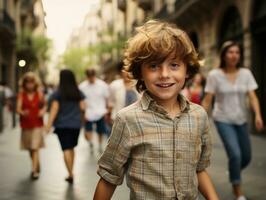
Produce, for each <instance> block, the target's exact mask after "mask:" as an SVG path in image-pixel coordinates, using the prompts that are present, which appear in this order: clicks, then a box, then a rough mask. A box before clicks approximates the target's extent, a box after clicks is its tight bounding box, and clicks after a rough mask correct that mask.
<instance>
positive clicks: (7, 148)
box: [0, 128, 266, 200]
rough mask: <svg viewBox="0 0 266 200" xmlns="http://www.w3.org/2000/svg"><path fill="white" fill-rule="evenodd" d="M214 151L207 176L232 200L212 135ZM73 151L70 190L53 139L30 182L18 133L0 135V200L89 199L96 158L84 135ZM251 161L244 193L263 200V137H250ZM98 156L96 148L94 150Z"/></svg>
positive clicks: (122, 191) (121, 193) (120, 194)
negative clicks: (37, 178)
mask: <svg viewBox="0 0 266 200" xmlns="http://www.w3.org/2000/svg"><path fill="white" fill-rule="evenodd" d="M214 135H215V137H214V151H213V157H212V165H211V167H210V169H209V172H210V175H211V177H212V179H213V181H214V183H215V186H216V188H217V191H218V193H219V196H220V198H221V199H223V200H233V197H232V195H231V188H230V185H229V183H228V172H227V171H226V169H227V167H226V165H227V160H226V156H225V153H224V149H223V147H222V144H221V143H220V140H219V138H218V137H217V135H216V133H214ZM80 136H81V137H80V138H79V145H78V147H77V148H76V163H75V170H74V171H75V182H74V185H73V186H69V185H68V184H67V182H65V181H64V178H65V177H66V176H67V172H66V169H65V166H64V162H63V157H62V152H61V149H60V146H59V142H58V140H57V137H56V135H54V134H50V135H47V136H46V148H45V149H43V150H42V151H41V164H42V165H41V176H40V178H39V180H37V181H31V180H30V178H29V176H30V161H29V157H28V154H27V152H24V151H20V149H19V137H20V133H19V129H18V128H16V129H6V130H5V131H4V132H3V133H2V134H1V135H0V155H1V163H0V173H1V174H0V177H1V178H0V199H1V200H63V199H70V200H72V199H73V200H74V199H75V200H85V199H86V200H88V199H92V197H93V193H94V190H95V186H96V183H97V181H98V179H99V177H98V176H97V174H96V168H97V165H96V162H97V159H98V156H99V155H98V154H97V155H95V156H91V155H90V153H89V152H90V151H89V146H88V145H87V143H86V141H85V140H84V137H82V136H83V132H82V134H81V135H80ZM95 143H96V140H95ZM252 145H253V160H252V163H251V165H250V166H249V167H248V169H246V170H245V171H244V173H243V179H244V183H243V184H244V187H243V188H244V191H245V193H246V194H247V197H248V198H249V199H251V200H265V196H264V195H265V193H266V192H265V191H266V184H265V180H266V170H265V169H266V154H265V146H266V139H265V137H259V136H252ZM95 152H97V148H95ZM128 195H129V192H128V189H127V187H126V185H125V183H124V184H123V185H122V186H120V187H118V188H117V190H116V191H115V194H114V197H113V199H114V200H124V199H128Z"/></svg>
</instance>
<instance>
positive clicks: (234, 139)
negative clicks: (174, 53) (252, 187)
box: [202, 41, 264, 200]
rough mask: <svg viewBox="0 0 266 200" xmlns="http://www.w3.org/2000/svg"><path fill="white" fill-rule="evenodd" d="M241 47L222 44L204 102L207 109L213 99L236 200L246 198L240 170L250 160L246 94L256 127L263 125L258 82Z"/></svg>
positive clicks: (258, 128) (216, 122)
mask: <svg viewBox="0 0 266 200" xmlns="http://www.w3.org/2000/svg"><path fill="white" fill-rule="evenodd" d="M241 56H242V55H241V49H240V46H239V44H237V43H236V42H234V41H227V42H225V43H224V44H223V46H222V48H221V52H220V65H219V68H216V69H213V70H212V71H211V72H210V73H209V75H208V77H207V83H206V88H205V98H204V99H203V102H202V105H203V107H204V108H205V109H206V110H209V108H210V107H211V104H212V101H213V98H214V97H215V98H214V110H213V119H214V122H215V125H216V128H217V131H218V133H219V135H220V138H221V140H222V142H223V144H224V147H225V150H226V153H227V156H228V160H229V164H228V166H229V177H230V182H231V184H232V188H233V193H234V195H235V197H236V199H237V200H246V199H247V198H246V197H245V195H244V193H243V191H242V190H241V171H242V170H243V169H244V168H245V167H247V166H248V164H249V163H250V160H251V144H250V138H249V134H248V126H247V121H248V109H247V106H246V96H248V97H249V100H250V103H251V107H252V109H253V110H254V112H255V126H256V128H257V130H258V131H260V130H262V128H263V126H264V125H263V121H262V117H261V112H260V105H259V101H258V98H257V96H256V93H255V90H256V89H257V88H258V85H257V83H256V81H255V79H254V77H253V75H252V73H251V72H250V70H249V69H247V68H243V67H242V64H241Z"/></svg>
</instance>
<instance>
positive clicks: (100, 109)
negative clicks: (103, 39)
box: [79, 69, 110, 154]
mask: <svg viewBox="0 0 266 200" xmlns="http://www.w3.org/2000/svg"><path fill="white" fill-rule="evenodd" d="M86 75H87V80H85V81H83V82H82V83H81V84H80V85H79V88H80V90H81V91H82V92H83V93H84V95H85V103H86V111H85V120H86V123H85V138H86V140H87V141H88V142H89V144H90V151H91V154H93V142H92V134H93V125H96V132H97V134H98V142H99V152H100V153H101V152H102V142H103V135H104V134H105V133H106V124H105V116H106V114H107V113H108V110H109V108H108V99H109V95H110V92H109V87H108V85H107V84H106V83H105V82H104V81H102V80H100V79H98V78H97V77H96V71H95V69H87V70H86Z"/></svg>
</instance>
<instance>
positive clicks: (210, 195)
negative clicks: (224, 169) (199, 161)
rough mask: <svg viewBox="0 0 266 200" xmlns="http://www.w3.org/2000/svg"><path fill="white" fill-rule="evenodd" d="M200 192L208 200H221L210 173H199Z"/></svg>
mask: <svg viewBox="0 0 266 200" xmlns="http://www.w3.org/2000/svg"><path fill="white" fill-rule="evenodd" d="M197 176H198V182H199V191H200V193H201V194H202V195H203V196H204V197H205V198H206V199H207V200H219V198H218V195H217V193H216V191H215V189H214V186H213V184H212V181H211V179H210V177H209V175H208V173H207V172H206V171H205V170H203V171H201V172H197Z"/></svg>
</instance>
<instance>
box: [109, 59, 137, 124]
mask: <svg viewBox="0 0 266 200" xmlns="http://www.w3.org/2000/svg"><path fill="white" fill-rule="evenodd" d="M117 67H118V70H119V75H120V78H119V79H116V80H114V81H112V82H111V83H110V100H109V107H110V113H109V114H110V115H111V116H110V120H109V125H110V127H112V123H113V120H114V119H115V116H116V114H117V112H118V111H119V110H121V109H122V108H124V107H126V106H129V105H130V104H132V103H134V102H135V101H137V100H138V98H139V94H138V92H137V91H136V89H135V82H134V81H132V79H130V78H129V74H128V73H127V72H126V71H125V70H124V69H123V62H122V61H121V62H119V63H118V64H117Z"/></svg>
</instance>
